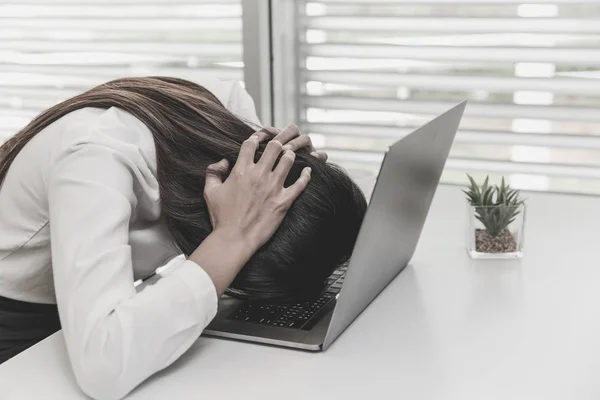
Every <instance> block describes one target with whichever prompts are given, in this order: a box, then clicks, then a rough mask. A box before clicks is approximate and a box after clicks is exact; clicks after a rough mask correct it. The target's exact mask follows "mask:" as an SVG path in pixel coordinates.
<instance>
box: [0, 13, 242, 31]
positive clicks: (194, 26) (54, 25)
mask: <svg viewBox="0 0 600 400" xmlns="http://www.w3.org/2000/svg"><path fill="white" fill-rule="evenodd" d="M0 28H1V29H13V30H14V29H28V30H41V29H57V30H61V31H62V30H69V29H77V30H84V31H89V30H94V31H101V32H102V31H109V32H118V31H132V32H146V31H150V32H155V33H156V32H157V31H159V30H160V31H164V32H177V31H214V32H211V34H212V35H214V34H218V32H219V31H224V32H230V31H238V30H241V29H242V21H241V19H240V18H234V17H232V18H210V17H209V18H200V17H199V18H145V19H139V18H119V19H116V18H115V19H109V18H78V19H75V18H56V17H54V18H37V19H34V18H28V19H20V18H3V17H1V16H0Z"/></svg>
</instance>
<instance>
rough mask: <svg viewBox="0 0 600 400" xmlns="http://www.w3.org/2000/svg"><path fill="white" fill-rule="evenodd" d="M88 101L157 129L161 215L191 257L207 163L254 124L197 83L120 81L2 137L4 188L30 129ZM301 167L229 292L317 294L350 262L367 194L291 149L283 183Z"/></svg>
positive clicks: (202, 221)
mask: <svg viewBox="0 0 600 400" xmlns="http://www.w3.org/2000/svg"><path fill="white" fill-rule="evenodd" d="M85 107H94V108H101V109H108V108H110V107H117V108H119V109H122V110H124V111H126V112H128V113H130V114H131V115H133V116H134V117H136V118H137V119H139V120H140V121H141V122H143V123H144V124H145V125H146V126H147V127H148V129H149V130H150V132H151V133H152V134H153V137H154V142H155V147H156V160H157V180H158V184H159V190H160V202H161V210H162V215H163V218H164V220H165V221H166V225H167V228H168V230H169V232H170V234H171V235H172V238H173V241H174V243H175V245H176V246H177V247H178V250H180V251H181V252H182V253H183V254H185V255H186V256H189V255H190V254H191V253H192V252H193V251H194V250H195V249H196V248H197V247H198V245H199V244H200V243H201V242H202V241H203V240H204V239H205V238H206V237H207V236H208V235H209V234H210V232H211V231H212V226H211V223H210V218H209V214H208V208H207V205H206V202H205V200H204V196H203V192H204V180H205V174H206V168H207V167H208V165H210V164H212V163H215V162H217V161H219V160H221V159H223V158H226V159H228V160H229V161H230V165H234V164H235V161H236V158H237V154H238V152H239V149H240V146H241V144H242V142H243V141H244V140H246V139H247V138H248V137H249V136H250V135H251V134H252V133H254V131H255V128H253V127H251V126H249V125H248V124H247V123H246V122H244V121H242V120H241V119H240V118H238V117H237V116H235V115H233V114H232V113H231V112H229V111H228V110H227V109H226V108H225V107H224V106H223V105H222V104H221V103H220V101H219V100H218V99H217V98H216V97H215V96H214V95H213V94H212V93H211V92H210V91H208V90H207V89H205V88H204V87H202V86H200V85H197V84H195V83H192V82H189V81H186V80H183V79H177V78H167V77H146V78H124V79H118V80H114V81H111V82H108V83H105V84H102V85H100V86H97V87H95V88H93V89H91V90H89V91H87V92H85V93H82V94H80V95H78V96H75V97H73V98H71V99H68V100H66V101H64V102H62V103H60V104H58V105H55V106H54V107H51V108H49V109H48V110H46V111H44V112H42V113H41V114H40V115H39V116H37V117H36V118H35V119H33V121H31V123H29V124H28V125H27V126H26V127H25V128H23V129H22V130H21V131H19V132H18V133H17V134H16V135H15V136H13V137H12V138H11V139H9V140H8V141H7V142H5V143H4V145H2V146H1V147H0V185H1V184H2V182H3V180H4V178H5V177H6V174H7V173H8V171H9V169H10V165H11V163H12V162H13V161H14V159H15V158H16V157H17V156H18V154H19V152H20V151H21V150H22V149H23V147H25V146H26V145H27V143H28V142H29V141H30V140H31V139H32V138H33V137H34V136H35V135H37V134H38V133H39V132H40V131H42V130H43V129H44V128H46V127H47V126H49V125H50V124H52V123H53V122H54V121H56V120H58V119H59V118H61V117H63V116H65V115H66V114H68V113H70V112H73V111H75V110H78V109H81V108H85ZM271 138H272V136H271ZM264 147H265V144H262V145H261V146H260V148H259V150H258V151H257V159H258V158H259V157H260V155H261V154H262V151H263V150H264ZM306 166H310V167H311V168H312V170H313V172H312V179H311V183H310V184H309V186H308V188H307V189H306V190H305V192H304V193H303V194H302V195H301V196H300V197H299V198H298V199H297V200H296V202H295V203H294V204H293V205H292V207H291V208H290V210H289V211H288V214H287V215H286V217H285V219H284V221H283V222H282V224H281V226H280V227H279V229H278V230H277V232H275V234H274V235H273V237H272V238H271V239H270V240H269V241H268V242H267V243H266V244H265V245H264V246H263V247H262V248H261V249H259V250H258V251H257V252H256V253H255V254H254V256H253V257H252V258H251V259H250V260H249V262H248V263H247V264H246V265H245V266H244V268H243V269H242V270H241V272H240V273H239V274H238V276H237V277H236V279H235V280H234V282H233V283H232V285H231V288H230V289H229V291H228V293H229V294H231V295H234V296H237V297H243V298H249V299H283V298H292V297H296V296H299V295H302V294H311V293H316V292H318V291H319V290H320V289H321V288H322V287H323V284H324V281H325V279H326V278H327V276H329V275H330V274H331V272H332V271H333V269H334V268H336V267H337V266H339V265H340V264H342V263H344V262H345V261H347V260H348V258H349V256H350V253H351V250H352V247H353V245H354V242H355V240H356V236H357V235H358V229H359V227H360V223H361V221H362V218H363V216H364V213H365V210H366V201H365V198H364V195H363V194H362V192H361V191H360V189H359V188H358V187H357V186H356V185H355V184H354V183H353V182H352V180H351V179H350V178H349V177H348V176H347V175H346V174H345V173H344V172H343V171H342V170H340V169H339V168H337V167H335V166H334V165H332V164H329V163H325V162H323V161H320V160H318V159H317V158H315V157H313V156H311V155H309V154H308V153H307V152H306V151H298V152H297V156H296V160H295V162H294V166H293V167H292V170H291V171H290V174H289V176H288V180H287V182H286V185H289V184H290V183H291V182H293V181H295V180H296V179H297V178H298V176H299V174H300V172H301V171H302V169H303V168H304V167H306ZM0 188H1V186H0Z"/></svg>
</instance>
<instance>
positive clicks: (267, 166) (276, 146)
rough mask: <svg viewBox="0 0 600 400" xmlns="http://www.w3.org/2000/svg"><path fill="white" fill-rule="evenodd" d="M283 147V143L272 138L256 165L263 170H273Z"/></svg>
mask: <svg viewBox="0 0 600 400" xmlns="http://www.w3.org/2000/svg"><path fill="white" fill-rule="evenodd" d="M281 148H282V145H281V143H279V142H278V141H276V140H271V141H270V142H269V143H267V147H266V148H265V151H263V154H262V156H261V157H260V160H259V161H258V163H257V164H256V165H259V166H260V167H261V169H262V170H263V171H268V172H271V171H272V170H273V166H274V165H275V161H277V157H279V155H280V154H281V151H282V150H281Z"/></svg>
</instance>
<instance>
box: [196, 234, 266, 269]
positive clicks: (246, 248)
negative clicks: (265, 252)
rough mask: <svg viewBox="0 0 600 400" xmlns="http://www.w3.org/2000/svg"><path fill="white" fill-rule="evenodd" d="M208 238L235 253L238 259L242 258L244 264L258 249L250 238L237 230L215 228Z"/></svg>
mask: <svg viewBox="0 0 600 400" xmlns="http://www.w3.org/2000/svg"><path fill="white" fill-rule="evenodd" d="M208 238H211V241H213V242H214V243H218V244H220V246H221V247H222V248H223V249H227V251H229V252H233V253H235V254H237V255H238V256H239V257H240V259H243V260H244V264H245V263H246V262H247V261H248V260H249V259H250V257H252V255H253V254H254V253H255V252H256V251H257V250H258V248H257V246H256V245H254V244H253V243H252V240H250V238H248V237H247V236H246V235H244V234H242V233H241V232H239V231H229V230H226V229H218V228H217V229H215V230H214V231H212V232H211V234H210V235H209V236H208ZM208 238H207V239H208Z"/></svg>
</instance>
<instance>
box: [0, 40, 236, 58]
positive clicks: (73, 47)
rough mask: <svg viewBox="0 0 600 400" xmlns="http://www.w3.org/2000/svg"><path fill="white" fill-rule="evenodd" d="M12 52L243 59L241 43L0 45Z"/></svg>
mask: <svg viewBox="0 0 600 400" xmlns="http://www.w3.org/2000/svg"><path fill="white" fill-rule="evenodd" d="M2 50H13V51H20V52H52V53H57V52H82V53H91V52H111V53H113V52H114V53H136V54H166V55H177V54H201V55H202V56H203V57H210V56H217V55H218V56H223V55H224V56H237V57H241V55H242V45H241V43H194V42H190V43H181V42H178V43H161V42H146V43H144V42H142V43H139V42H116V41H114V42H97V41H93V40H90V41H80V42H67V41H28V40H22V41H18V40H6V41H0V51H2Z"/></svg>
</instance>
